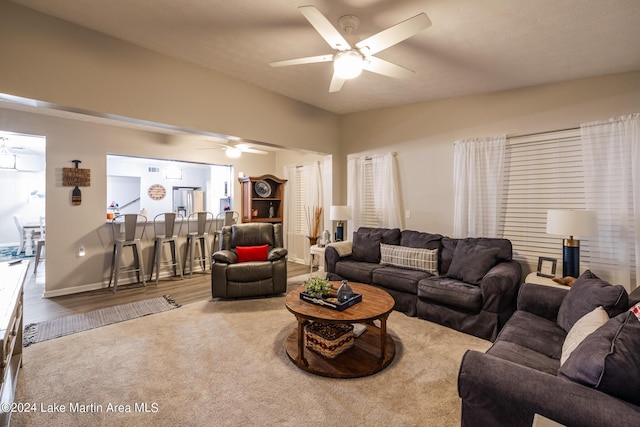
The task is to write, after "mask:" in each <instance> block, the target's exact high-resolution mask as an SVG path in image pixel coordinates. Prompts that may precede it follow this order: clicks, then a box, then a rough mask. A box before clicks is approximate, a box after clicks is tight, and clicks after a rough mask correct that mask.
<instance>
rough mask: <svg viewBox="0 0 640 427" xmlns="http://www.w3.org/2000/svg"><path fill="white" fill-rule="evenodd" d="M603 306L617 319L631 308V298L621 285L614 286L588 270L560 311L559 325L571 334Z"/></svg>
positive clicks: (563, 302)
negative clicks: (589, 315) (582, 321)
mask: <svg viewBox="0 0 640 427" xmlns="http://www.w3.org/2000/svg"><path fill="white" fill-rule="evenodd" d="M598 306H602V308H604V309H605V311H606V312H607V313H608V314H609V317H615V316H617V315H618V314H620V313H622V312H623V311H625V310H626V309H627V308H628V307H629V296H628V294H627V291H626V289H625V288H624V287H622V286H621V285H616V286H613V285H611V284H609V283H608V282H606V281H604V280H602V279H600V278H599V277H598V276H596V275H595V274H593V273H592V272H591V271H589V270H587V271H585V272H584V273H582V274H581V275H580V277H578V279H577V280H576V281H575V283H574V284H573V286H572V287H571V289H570V290H569V292H567V296H565V297H564V300H562V304H560V309H559V310H558V321H557V322H558V325H560V327H561V328H562V329H564V330H565V331H567V332H569V331H570V330H571V328H572V327H573V325H574V324H575V323H576V322H577V321H578V319H580V318H581V317H582V316H584V315H585V314H587V313H589V312H591V311H593V310H594V309H595V308H596V307H598Z"/></svg>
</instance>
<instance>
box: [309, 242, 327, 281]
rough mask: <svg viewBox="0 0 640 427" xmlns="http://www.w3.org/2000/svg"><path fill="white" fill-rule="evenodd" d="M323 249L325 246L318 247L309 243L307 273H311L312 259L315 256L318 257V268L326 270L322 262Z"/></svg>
mask: <svg viewBox="0 0 640 427" xmlns="http://www.w3.org/2000/svg"><path fill="white" fill-rule="evenodd" d="M324 250H325V247H324V246H323V247H320V246H318V245H311V247H310V248H309V255H310V256H309V274H311V273H313V260H314V258H315V257H316V256H318V257H320V259H319V260H318V270H320V269H322V271H326V269H325V263H324Z"/></svg>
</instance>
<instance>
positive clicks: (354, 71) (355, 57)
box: [333, 49, 364, 80]
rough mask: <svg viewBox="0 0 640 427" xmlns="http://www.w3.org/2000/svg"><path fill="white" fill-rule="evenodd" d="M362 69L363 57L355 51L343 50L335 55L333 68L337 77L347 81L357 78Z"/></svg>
mask: <svg viewBox="0 0 640 427" xmlns="http://www.w3.org/2000/svg"><path fill="white" fill-rule="evenodd" d="M363 67H364V57H363V56H362V54H361V53H360V52H358V51H356V50H353V49H352V50H345V51H342V52H338V53H336V56H335V58H334V60H333V68H334V70H335V73H336V75H337V76H338V77H340V78H342V79H345V80H349V79H354V78H356V77H358V76H359V75H360V74H361V73H362V68H363Z"/></svg>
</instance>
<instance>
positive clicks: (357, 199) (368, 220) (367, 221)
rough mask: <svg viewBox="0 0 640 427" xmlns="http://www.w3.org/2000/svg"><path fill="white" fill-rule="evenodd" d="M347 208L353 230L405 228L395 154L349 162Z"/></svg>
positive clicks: (356, 157) (377, 155)
mask: <svg viewBox="0 0 640 427" xmlns="http://www.w3.org/2000/svg"><path fill="white" fill-rule="evenodd" d="M347 205H348V206H351V216H352V220H351V228H350V230H351V231H355V230H357V229H358V228H360V227H362V226H371V227H387V228H396V227H397V228H404V222H403V216H402V203H401V199H400V179H399V175H398V168H397V164H396V156H395V154H394V153H387V154H376V155H371V156H350V157H349V158H348V159H347ZM345 238H348V236H345Z"/></svg>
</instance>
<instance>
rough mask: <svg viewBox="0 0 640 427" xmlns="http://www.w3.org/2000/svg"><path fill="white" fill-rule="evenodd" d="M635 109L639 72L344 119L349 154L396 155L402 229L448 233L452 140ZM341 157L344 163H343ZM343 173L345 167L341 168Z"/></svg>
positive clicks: (566, 124)
mask: <svg viewBox="0 0 640 427" xmlns="http://www.w3.org/2000/svg"><path fill="white" fill-rule="evenodd" d="M632 112H640V72H634V73H626V74H619V75H611V76H606V77H600V78H591V79H583V80H575V81H570V82H564V83H558V84H553V85H546V86H540V87H532V88H525V89H518V90H511V91H506V92H498V93H491V94H486V95H477V96H468V97H461V98H453V99H445V100H440V101H433V102H425V103H420V104H412V105H405V106H401V107H394V108H386V109H380V110H373V111H367V112H363V113H355V114H349V115H345V116H343V117H342V128H341V139H342V141H343V144H344V146H345V147H346V149H347V150H346V154H349V153H359V152H364V153H372V152H388V151H395V152H397V153H398V156H397V160H398V166H399V170H400V180H401V188H402V198H403V205H404V209H405V210H408V211H410V214H411V218H409V219H405V228H408V229H415V230H424V231H430V232H437V233H443V234H448V235H451V234H452V233H453V174H452V169H453V142H454V141H455V140H456V139H460V138H467V137H479V136H490V135H500V134H507V135H518V134H527V133H533V132H544V131H551V130H558V129H565V128H573V127H578V126H579V125H580V124H581V123H585V122H589V121H594V120H605V119H608V118H610V117H616V116H620V115H624V114H629V113H632ZM343 159H344V158H343ZM340 168H341V170H342V173H344V174H345V175H346V169H345V168H346V166H345V163H344V161H343V163H342V164H341V165H340Z"/></svg>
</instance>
